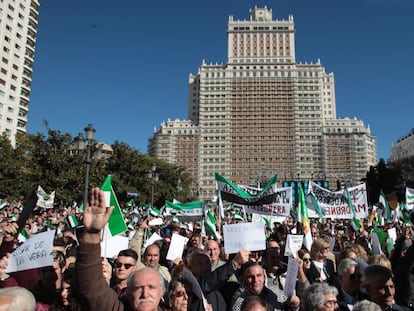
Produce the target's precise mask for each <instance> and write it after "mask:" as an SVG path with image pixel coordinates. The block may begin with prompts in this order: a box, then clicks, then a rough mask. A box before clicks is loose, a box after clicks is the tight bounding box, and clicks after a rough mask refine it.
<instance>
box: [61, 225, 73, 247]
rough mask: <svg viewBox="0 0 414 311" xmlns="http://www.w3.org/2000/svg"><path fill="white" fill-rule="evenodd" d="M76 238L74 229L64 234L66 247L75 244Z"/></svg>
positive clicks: (67, 230) (66, 230)
mask: <svg viewBox="0 0 414 311" xmlns="http://www.w3.org/2000/svg"><path fill="white" fill-rule="evenodd" d="M74 237H75V235H74V231H73V229H69V228H67V229H65V230H64V231H63V232H62V238H63V241H64V242H65V244H66V245H69V244H72V243H73V242H74Z"/></svg>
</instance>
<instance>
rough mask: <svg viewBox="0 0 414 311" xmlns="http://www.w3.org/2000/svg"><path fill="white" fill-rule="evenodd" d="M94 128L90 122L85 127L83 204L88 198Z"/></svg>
mask: <svg viewBox="0 0 414 311" xmlns="http://www.w3.org/2000/svg"><path fill="white" fill-rule="evenodd" d="M95 132H96V130H95V128H94V127H93V126H92V124H88V126H87V127H85V144H86V160H85V163H86V171H85V190H84V193H83V204H84V205H86V202H87V200H88V188H89V172H90V169H91V163H92V155H91V150H92V145H93V143H94V136H95Z"/></svg>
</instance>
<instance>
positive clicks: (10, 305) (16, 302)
mask: <svg viewBox="0 0 414 311" xmlns="http://www.w3.org/2000/svg"><path fill="white" fill-rule="evenodd" d="M0 306H1V307H0V309H1V310H13V311H34V310H35V306H36V300H35V298H34V296H33V294H32V293H31V292H30V291H29V290H27V289H25V288H23V287H5V288H0Z"/></svg>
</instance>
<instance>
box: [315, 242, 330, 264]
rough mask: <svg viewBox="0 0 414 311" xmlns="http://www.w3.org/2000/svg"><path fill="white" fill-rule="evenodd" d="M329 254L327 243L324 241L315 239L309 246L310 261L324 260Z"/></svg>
mask: <svg viewBox="0 0 414 311" xmlns="http://www.w3.org/2000/svg"><path fill="white" fill-rule="evenodd" d="M328 252H329V243H328V241H326V240H325V239H316V240H315V241H313V243H312V246H311V257H312V260H318V261H320V260H325V259H326V257H327V256H328Z"/></svg>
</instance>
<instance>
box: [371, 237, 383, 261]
mask: <svg viewBox="0 0 414 311" xmlns="http://www.w3.org/2000/svg"><path fill="white" fill-rule="evenodd" d="M371 245H372V252H373V254H374V255H381V253H382V252H381V244H380V241H379V239H378V235H377V234H376V233H375V232H371Z"/></svg>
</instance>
